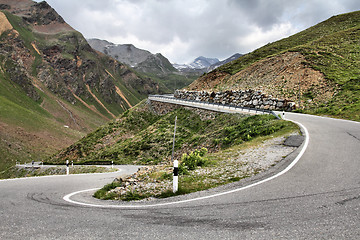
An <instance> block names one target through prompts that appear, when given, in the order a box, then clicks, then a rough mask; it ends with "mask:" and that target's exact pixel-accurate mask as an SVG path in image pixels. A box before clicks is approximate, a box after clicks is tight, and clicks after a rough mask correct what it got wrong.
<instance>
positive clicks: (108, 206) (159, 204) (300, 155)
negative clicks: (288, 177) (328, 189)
mask: <svg viewBox="0 0 360 240" xmlns="http://www.w3.org/2000/svg"><path fill="white" fill-rule="evenodd" d="M290 121H292V120H290ZM292 122H294V123H296V124H297V125H299V126H300V127H301V128H302V129H303V130H304V132H305V142H304V145H303V147H302V149H301V151H300V153H299V154H298V155H297V157H296V158H295V159H294V161H292V162H291V163H290V164H289V166H287V167H286V168H285V169H284V170H282V171H281V172H279V173H277V174H275V175H273V176H271V177H269V178H266V179H263V180H261V181H259V182H256V183H253V184H250V185H247V186H245V187H241V188H237V189H234V190H230V191H226V192H221V193H217V194H213V195H209V196H204V197H198V198H192V199H186V200H181V201H175V202H167V203H158V204H151V205H101V204H91V203H83V202H78V201H74V200H71V199H70V198H71V197H72V196H74V195H76V194H79V193H84V192H90V191H95V190H98V189H99V188H93V189H87V190H81V191H77V192H73V193H70V194H68V195H66V196H64V197H63V199H64V200H65V201H67V202H69V203H73V204H77V205H82V206H87V207H98V208H120V209H121V208H150V207H161V206H166V205H174V204H181V203H187V202H193V201H199V200H204V199H208V198H213V197H219V196H223V195H226V194H230V193H234V192H239V191H242V190H245V189H248V188H251V187H254V186H257V185H260V184H263V183H265V182H268V181H271V180H273V179H274V178H277V177H279V176H281V175H283V174H284V173H286V172H288V171H289V170H290V169H291V168H292V167H294V166H295V164H296V163H297V162H298V161H299V160H300V158H301V157H302V155H303V154H304V153H305V151H306V149H307V147H308V144H309V138H310V136H309V132H308V130H307V129H306V127H305V126H304V125H302V124H301V123H299V122H296V121H292Z"/></svg>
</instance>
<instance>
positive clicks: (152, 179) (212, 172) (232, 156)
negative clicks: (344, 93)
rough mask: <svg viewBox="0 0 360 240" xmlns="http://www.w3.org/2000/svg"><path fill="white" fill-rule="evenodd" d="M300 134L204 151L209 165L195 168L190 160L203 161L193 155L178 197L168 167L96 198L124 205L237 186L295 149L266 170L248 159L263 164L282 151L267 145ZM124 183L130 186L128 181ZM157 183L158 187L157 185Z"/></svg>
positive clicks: (111, 186) (184, 161) (101, 192)
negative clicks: (115, 201)
mask: <svg viewBox="0 0 360 240" xmlns="http://www.w3.org/2000/svg"><path fill="white" fill-rule="evenodd" d="M296 131H299V130H298V127H297V126H295V125H292V126H289V127H288V128H284V129H282V130H280V131H278V132H275V133H274V134H272V135H267V136H258V137H255V138H253V139H252V140H250V141H247V142H244V143H242V144H239V145H234V146H232V147H229V148H226V149H224V150H220V151H218V152H216V153H210V154H207V155H205V154H204V153H205V152H206V151H205V150H204V151H202V153H203V154H201V155H202V157H201V158H202V159H200V160H201V161H200V162H201V163H206V164H195V165H196V166H195V165H193V164H191V161H190V164H189V159H188V158H189V157H190V156H192V159H193V160H199V159H198V156H195V155H196V154H192V153H189V154H186V155H184V157H183V158H182V159H181V161H180V163H179V172H180V173H182V174H179V190H178V192H176V193H173V192H172V167H171V166H170V165H165V166H162V167H161V166H159V167H157V168H148V171H145V172H143V171H142V170H140V171H139V172H137V173H136V174H135V175H132V176H131V179H136V180H137V181H138V184H137V185H135V186H137V187H131V186H128V185H125V184H122V183H118V182H117V183H112V184H109V185H106V186H105V187H104V188H102V189H100V190H99V191H97V192H96V193H95V195H94V197H97V198H100V199H112V200H122V201H133V200H141V199H145V198H166V197H171V196H176V195H183V194H188V193H192V192H197V191H203V190H207V189H210V188H214V187H218V186H221V185H224V184H228V183H232V182H237V181H240V180H242V179H245V178H248V177H251V176H254V175H256V174H258V173H260V172H262V171H265V170H266V169H267V168H268V167H272V166H274V165H276V163H277V162H278V161H280V160H281V159H283V158H284V157H285V156H286V155H287V154H289V153H290V152H291V151H292V149H289V150H286V151H287V153H285V152H281V153H278V156H277V157H276V159H277V160H276V161H274V160H272V161H274V162H271V163H268V166H267V167H265V168H264V167H258V168H256V167H254V166H248V162H247V161H248V160H247V156H249V157H250V158H253V159H259V160H257V162H261V158H263V159H267V155H266V150H270V151H274V149H278V148H267V146H269V145H266V144H265V143H267V142H269V141H273V140H272V139H274V138H275V139H279V138H283V137H285V136H288V135H289V134H290V133H294V132H296ZM272 144H275V143H272ZM257 148H261V149H263V150H264V151H265V155H262V154H264V153H262V151H258V153H257V154H258V155H255V156H254V155H253V151H255V149H257ZM196 152H197V153H200V150H199V151H194V153H196ZM284 153H285V156H283V155H282V154H284ZM260 155H261V156H260ZM199 156H200V154H199ZM267 161H268V160H267ZM182 165H186V166H187V168H186V171H185V172H184V171H183V172H181V171H180V168H181V166H182ZM190 166H192V167H190ZM123 181H125V182H126V180H123ZM154 183H156V184H155V185H154ZM139 184H140V185H139ZM115 188H116V189H115ZM112 189H115V190H112ZM118 189H121V191H119V190H118Z"/></svg>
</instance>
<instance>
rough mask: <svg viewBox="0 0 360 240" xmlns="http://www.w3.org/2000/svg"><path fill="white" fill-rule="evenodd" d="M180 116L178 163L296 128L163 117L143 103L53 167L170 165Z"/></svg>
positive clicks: (233, 117) (250, 120)
mask: <svg viewBox="0 0 360 240" xmlns="http://www.w3.org/2000/svg"><path fill="white" fill-rule="evenodd" d="M175 116H177V119H178V120H177V129H176V141H175V157H177V158H180V157H181V156H182V154H184V153H188V152H189V150H195V149H201V148H203V147H204V148H207V149H208V150H209V152H216V151H218V150H220V149H226V148H229V147H231V146H234V145H238V144H241V143H243V142H246V141H249V140H252V139H253V138H256V137H258V136H266V135H270V134H273V133H275V132H277V131H279V130H281V129H284V128H291V127H292V124H291V123H288V122H286V121H281V120H276V118H275V117H274V116H271V115H255V116H248V115H238V114H223V113H214V114H213V116H212V117H210V118H206V119H202V116H201V115H199V114H197V113H195V112H193V111H191V110H189V109H185V108H179V109H176V110H174V111H172V112H169V113H168V114H166V115H163V116H159V115H157V114H155V113H153V112H151V111H150V110H149V109H148V105H147V104H146V103H145V102H142V103H141V104H139V105H138V106H137V107H135V108H133V109H131V110H128V111H127V112H125V113H124V114H123V115H122V116H121V117H120V118H119V119H117V120H115V121H112V122H110V123H108V124H107V125H105V126H102V127H100V128H99V129H97V130H96V131H95V132H93V133H91V134H89V135H87V136H86V137H84V138H83V139H81V140H80V141H78V142H77V143H75V144H73V145H72V146H70V147H68V148H67V149H65V150H64V151H62V152H61V153H59V154H57V155H55V156H54V157H52V158H51V159H49V162H51V163H62V162H64V161H65V160H73V161H74V162H77V163H99V162H111V161H114V163H116V164H141V165H154V164H155V165H156V164H160V163H166V162H168V160H169V159H170V157H171V152H172V139H173V131H174V124H175Z"/></svg>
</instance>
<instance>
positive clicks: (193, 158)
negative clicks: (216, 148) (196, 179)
mask: <svg viewBox="0 0 360 240" xmlns="http://www.w3.org/2000/svg"><path fill="white" fill-rule="evenodd" d="M207 152H208V150H207V149H206V148H202V149H200V150H198V149H196V150H195V151H193V152H191V153H190V154H186V153H184V154H183V155H182V157H181V163H180V166H179V174H182V175H185V174H187V173H188V171H192V170H195V169H196V167H198V166H199V167H202V166H206V165H207V164H208V163H209V160H208V159H207V158H206V157H205V154H206V153H207Z"/></svg>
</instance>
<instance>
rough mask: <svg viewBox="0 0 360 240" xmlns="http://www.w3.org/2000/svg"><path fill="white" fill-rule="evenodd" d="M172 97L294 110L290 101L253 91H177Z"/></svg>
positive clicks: (293, 105)
mask: <svg viewBox="0 0 360 240" xmlns="http://www.w3.org/2000/svg"><path fill="white" fill-rule="evenodd" d="M174 97H175V98H179V99H184V100H194V101H201V102H210V103H216V104H223V105H232V106H238V107H247V108H256V109H265V110H277V111H292V110H294V109H295V103H294V102H293V101H291V100H287V99H277V98H273V97H272V96H271V95H266V94H263V93H262V92H261V91H254V90H245V91H241V90H239V91H230V90H229V91H225V92H207V91H186V90H177V91H175V93H174Z"/></svg>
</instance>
